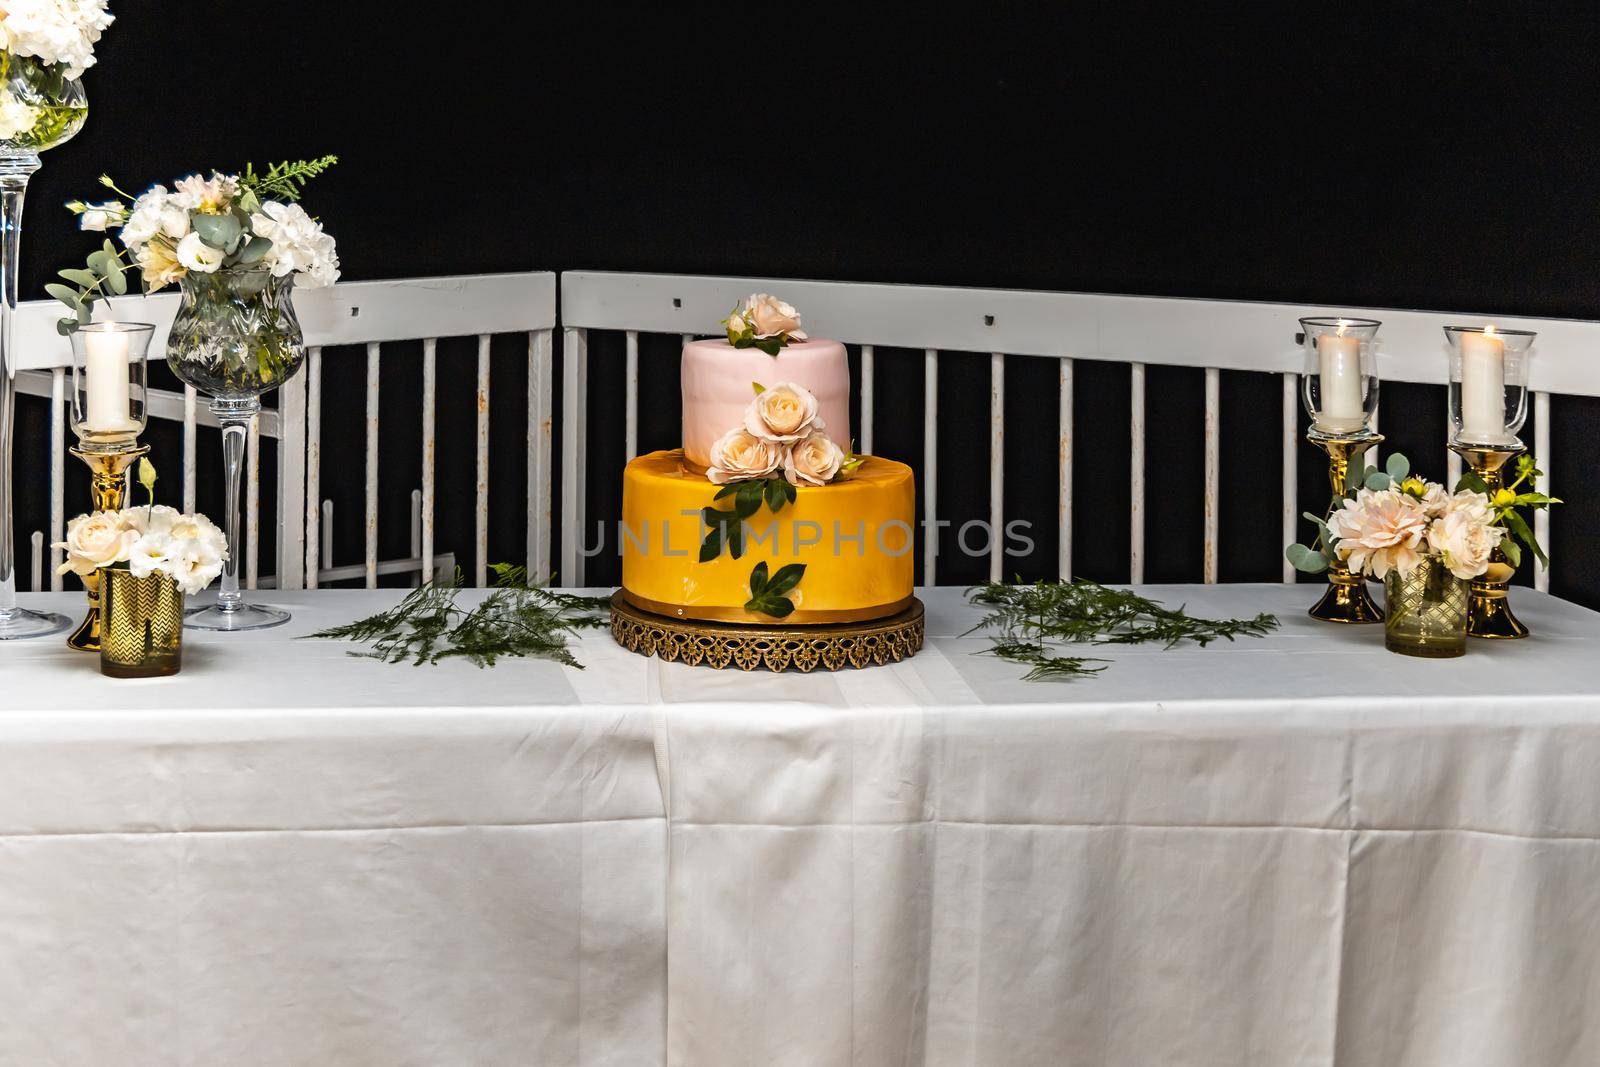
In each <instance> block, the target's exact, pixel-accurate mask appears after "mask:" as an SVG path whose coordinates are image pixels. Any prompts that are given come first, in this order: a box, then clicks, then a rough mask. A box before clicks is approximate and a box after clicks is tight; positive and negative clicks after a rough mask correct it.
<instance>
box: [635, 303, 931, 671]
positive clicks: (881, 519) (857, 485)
mask: <svg viewBox="0 0 1600 1067" xmlns="http://www.w3.org/2000/svg"><path fill="white" fill-rule="evenodd" d="M725 325H726V327H727V337H726V339H723V338H717V339H713V340H699V341H690V342H689V343H687V344H685V345H684V348H683V447H682V448H681V449H673V450H671V451H665V452H654V453H651V454H649V455H645V456H640V457H639V458H637V459H635V460H633V461H632V462H630V463H629V464H628V467H627V471H626V473H625V474H624V476H623V501H622V521H623V525H622V537H621V539H622V590H621V593H620V598H621V599H622V600H625V601H626V602H627V604H629V605H631V606H632V607H633V608H635V609H639V610H641V611H643V612H647V613H651V614H652V615H654V616H657V617H661V618H665V619H669V620H703V621H709V622H716V623H735V624H742V625H744V626H750V625H756V626H773V627H782V628H785V629H786V630H794V629H796V628H801V627H808V626H822V625H825V624H851V623H865V622H869V621H872V620H882V619H887V618H891V617H896V616H900V615H903V614H905V613H906V612H907V611H908V610H909V609H911V608H912V607H913V606H914V605H915V604H916V601H915V599H914V598H913V596H912V582H913V561H914V555H915V553H914V551H913V548H914V544H915V541H914V533H913V523H914V522H915V519H916V494H915V489H914V483H913V478H912V473H911V469H910V468H909V467H907V466H906V465H905V464H903V463H896V462H894V461H892V460H887V459H881V458H878V457H876V456H858V455H855V454H854V453H853V444H852V440H851V436H850V370H849V365H848V362H847V360H846V355H845V348H844V346H843V345H842V344H839V343H838V342H835V341H822V340H814V339H811V338H809V337H807V336H806V334H805V332H804V331H803V330H802V329H801V328H800V316H799V314H798V313H797V312H796V311H795V309H794V308H793V307H791V306H789V305H788V304H786V303H784V302H783V301H781V300H778V299H776V298H774V297H771V296H768V295H766V294H757V295H754V296H751V297H750V298H749V299H748V300H745V301H743V302H742V303H741V304H740V305H739V306H738V307H737V308H735V309H734V311H733V312H732V314H730V315H729V317H728V318H727V320H725ZM917 636H918V643H919V644H920V613H919V616H918V631H917ZM906 651H907V652H909V651H914V648H909V649H907V650H906ZM893 658H900V656H899V655H898V654H897V655H895V656H894V657H893Z"/></svg>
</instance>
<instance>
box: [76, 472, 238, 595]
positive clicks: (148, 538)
mask: <svg viewBox="0 0 1600 1067" xmlns="http://www.w3.org/2000/svg"><path fill="white" fill-rule="evenodd" d="M139 481H140V484H142V485H143V486H144V487H145V491H146V492H148V493H149V494H150V497H151V503H150V504H149V506H147V507H142V508H141V507H130V508H123V509H122V510H121V511H96V512H94V513H93V514H92V515H79V516H78V517H77V518H75V519H73V520H72V521H71V522H70V523H68V524H67V539H66V540H65V541H59V542H57V543H56V544H55V546H54V547H56V548H59V549H63V550H65V552H66V554H67V555H66V559H67V561H66V562H65V563H63V564H62V565H61V569H60V573H61V574H68V573H71V574H76V575H77V576H78V577H80V578H86V577H89V576H91V575H93V574H95V573H96V572H97V571H100V570H104V569H107V568H118V569H122V570H127V571H130V572H132V574H133V576H134V577H135V578H149V577H151V576H152V575H161V576H163V577H166V578H170V579H172V581H173V583H174V584H175V585H176V586H177V587H178V588H179V589H180V590H181V591H182V592H183V593H184V594H185V595H193V594H195V593H198V592H200V591H201V590H202V589H204V588H205V587H206V586H208V585H210V584H211V583H212V582H213V581H215V580H216V578H217V575H219V574H221V573H222V564H223V563H224V562H225V561H226V560H227V558H228V542H227V539H226V538H225V537H224V536H223V534H222V531H221V530H220V529H218V528H217V525H216V524H215V523H213V522H212V521H211V520H210V519H208V518H206V517H205V516H204V515H184V514H182V513H180V512H179V511H178V509H176V508H169V507H166V506H164V505H161V504H157V503H155V502H154V501H155V482H156V473H155V468H154V467H153V466H151V464H150V461H149V460H141V461H140V462H139Z"/></svg>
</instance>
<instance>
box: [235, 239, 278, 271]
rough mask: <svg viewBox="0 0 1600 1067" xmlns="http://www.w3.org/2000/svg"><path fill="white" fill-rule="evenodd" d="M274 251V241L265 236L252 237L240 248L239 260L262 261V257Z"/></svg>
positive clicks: (247, 261) (251, 262)
mask: <svg viewBox="0 0 1600 1067" xmlns="http://www.w3.org/2000/svg"><path fill="white" fill-rule="evenodd" d="M270 251H272V242H271V241H270V240H268V239H267V238H265V237H252V238H250V240H248V241H246V242H245V245H244V247H243V248H241V249H239V262H240V263H242V264H253V263H259V262H261V258H262V257H263V256H265V255H266V254H267V253H268V252H270Z"/></svg>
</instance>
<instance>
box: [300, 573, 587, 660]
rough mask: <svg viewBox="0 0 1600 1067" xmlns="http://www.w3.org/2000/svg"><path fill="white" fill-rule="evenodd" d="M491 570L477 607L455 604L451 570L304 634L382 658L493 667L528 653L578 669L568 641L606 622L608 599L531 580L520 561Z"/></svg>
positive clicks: (457, 584)
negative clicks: (391, 603) (387, 603)
mask: <svg viewBox="0 0 1600 1067" xmlns="http://www.w3.org/2000/svg"><path fill="white" fill-rule="evenodd" d="M493 570H494V572H495V587H494V589H493V591H491V592H490V593H489V595H488V596H486V597H484V599H483V601H482V602H481V603H480V604H478V605H477V606H476V607H473V608H463V607H462V606H461V605H460V604H458V603H457V598H458V595H459V594H460V592H461V590H462V587H463V580H462V575H461V572H460V571H459V570H457V571H456V574H455V577H454V579H453V580H452V581H450V582H447V583H429V584H428V585H425V586H423V587H422V588H420V589H414V590H412V591H411V592H410V593H407V594H406V596H405V599H403V600H401V601H400V603H399V604H397V605H396V606H395V607H393V608H391V609H389V610H388V611H380V612H378V613H377V614H375V615H369V616H367V617H366V618H364V619H358V620H356V621H355V622H352V623H348V624H346V625H344V626H334V627H330V628H329V629H326V630H319V631H318V632H316V633H314V634H310V635H309V636H310V637H314V638H323V639H327V640H335V641H356V642H360V643H362V644H368V645H371V646H372V647H371V648H369V649H364V650H362V651H359V652H351V653H350V655H352V656H357V657H361V658H366V659H379V660H383V661H384V662H385V663H403V662H406V661H407V660H409V661H410V662H411V663H413V664H415V665H421V664H424V663H427V664H434V663H439V662H441V661H443V660H447V659H465V660H467V661H468V662H470V663H473V664H476V665H477V666H479V667H492V666H494V665H495V663H497V662H498V661H499V660H500V659H501V658H502V657H506V658H520V657H531V658H536V659H550V660H555V661H556V662H557V663H564V664H566V665H567V666H569V667H577V668H579V669H580V670H581V669H582V668H583V664H581V663H579V662H578V660H577V658H576V657H575V656H573V654H572V651H571V650H570V649H569V648H568V647H567V641H568V639H569V638H571V637H573V636H575V635H576V634H577V633H578V632H579V631H581V630H584V629H590V628H597V627H602V626H605V625H606V622H607V619H606V616H605V615H604V614H603V612H604V611H605V609H607V608H608V607H609V606H610V600H609V599H607V598H605V597H585V596H577V595H575V594H572V593H559V592H556V591H554V590H551V589H545V588H543V587H541V586H539V585H536V584H534V583H532V582H530V581H529V578H528V572H527V569H526V568H524V567H517V566H512V565H509V564H496V565H495V566H494V568H493Z"/></svg>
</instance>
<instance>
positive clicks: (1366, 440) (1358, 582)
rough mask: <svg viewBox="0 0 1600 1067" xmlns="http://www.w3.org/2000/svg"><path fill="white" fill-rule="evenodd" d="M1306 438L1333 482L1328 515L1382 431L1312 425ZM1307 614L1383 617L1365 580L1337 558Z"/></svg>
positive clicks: (1346, 619) (1333, 618)
mask: <svg viewBox="0 0 1600 1067" xmlns="http://www.w3.org/2000/svg"><path fill="white" fill-rule="evenodd" d="M1306 440H1307V441H1310V442H1311V443H1312V444H1314V445H1316V446H1317V447H1318V448H1320V449H1322V450H1323V451H1324V452H1326V453H1327V454H1328V481H1329V482H1330V483H1332V485H1333V502H1332V503H1331V504H1330V505H1329V506H1328V514H1329V515H1330V516H1331V515H1332V514H1333V512H1334V509H1336V508H1338V507H1339V505H1340V502H1341V501H1342V500H1343V499H1344V494H1345V492H1346V491H1347V489H1348V487H1349V484H1350V468H1351V467H1352V466H1353V465H1355V464H1356V463H1358V462H1359V461H1360V459H1361V457H1362V456H1363V455H1364V454H1365V453H1366V451H1367V449H1369V448H1371V447H1372V446H1373V445H1376V444H1379V443H1381V442H1382V441H1383V435H1382V434H1380V433H1361V434H1351V435H1348V436H1346V435H1341V434H1328V433H1322V432H1320V431H1318V430H1316V429H1313V430H1312V431H1311V432H1310V433H1308V434H1306ZM1309 614H1310V616H1311V617H1312V618H1313V619H1319V620H1321V621H1322V622H1337V623H1345V624H1359V623H1374V622H1382V621H1383V609H1382V608H1380V607H1378V605H1377V602H1376V601H1374V600H1373V599H1372V594H1371V593H1369V592H1367V580H1366V579H1365V578H1364V577H1362V576H1361V575H1359V574H1353V573H1351V571H1350V568H1349V567H1346V566H1345V565H1344V564H1343V563H1341V562H1339V561H1337V560H1335V561H1334V562H1332V563H1330V564H1328V588H1327V589H1326V590H1325V591H1324V592H1323V594H1322V599H1321V600H1318V601H1317V603H1316V606H1315V607H1313V608H1312V609H1311V611H1310V612H1309Z"/></svg>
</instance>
